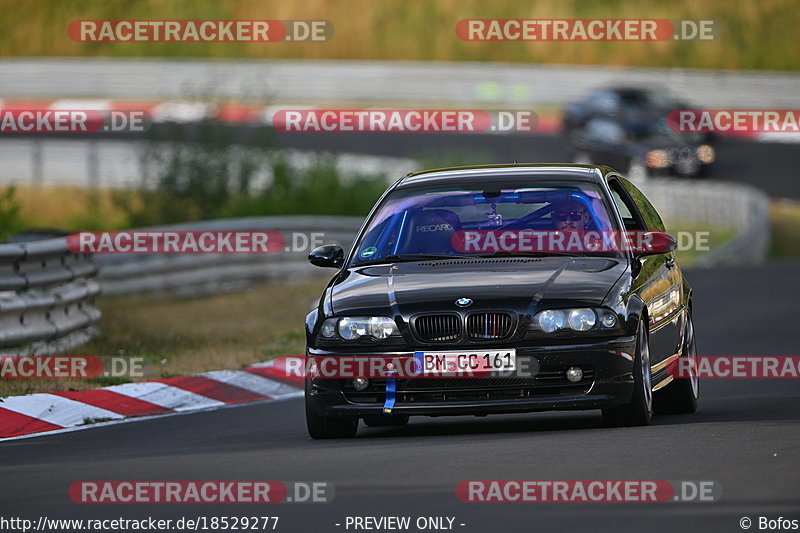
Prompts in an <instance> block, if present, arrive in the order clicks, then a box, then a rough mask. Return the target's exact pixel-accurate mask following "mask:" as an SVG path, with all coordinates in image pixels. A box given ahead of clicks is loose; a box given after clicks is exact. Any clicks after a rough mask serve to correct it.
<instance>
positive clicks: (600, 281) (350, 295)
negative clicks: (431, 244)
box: [330, 257, 627, 318]
mask: <svg viewBox="0 0 800 533" xmlns="http://www.w3.org/2000/svg"><path fill="white" fill-rule="evenodd" d="M626 268H627V264H626V262H625V261H624V260H621V259H613V258H598V257H546V258H498V259H494V258H492V259H463V260H447V261H427V262H414V263H397V264H393V265H379V266H370V267H362V268H356V269H353V270H351V271H349V272H346V273H345V274H344V275H343V276H342V277H341V278H339V280H337V282H336V283H334V285H333V286H332V288H331V293H330V295H331V304H332V310H333V312H334V313H335V314H337V315H343V314H346V315H361V314H364V315H371V314H389V315H390V316H396V315H398V314H399V315H401V316H403V317H405V318H408V317H409V316H411V315H413V314H416V313H421V312H431V311H433V312H435V311H454V310H458V309H459V307H458V306H456V304H455V301H456V300H458V299H459V298H469V299H471V300H472V301H473V302H472V304H471V305H470V306H469V308H468V310H469V311H476V310H490V309H492V310H511V311H514V312H516V313H518V314H520V315H522V314H526V313H531V314H532V313H535V312H536V310H537V309H539V308H543V307H549V306H593V305H600V304H601V303H602V301H603V299H604V298H605V296H606V295H607V294H608V291H609V290H610V289H611V287H612V286H613V285H614V283H615V282H616V281H617V280H618V279H619V278H620V276H622V274H623V273H624V272H625V269H626Z"/></svg>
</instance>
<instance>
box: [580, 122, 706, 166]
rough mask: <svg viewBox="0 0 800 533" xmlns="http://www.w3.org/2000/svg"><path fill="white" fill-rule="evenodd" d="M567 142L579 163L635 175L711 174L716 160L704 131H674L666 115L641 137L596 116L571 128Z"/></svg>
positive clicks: (653, 123) (617, 124)
mask: <svg viewBox="0 0 800 533" xmlns="http://www.w3.org/2000/svg"><path fill="white" fill-rule="evenodd" d="M565 141H566V143H567V145H568V147H569V149H570V152H571V153H572V157H573V160H574V161H575V162H576V163H583V164H590V163H595V164H602V165H608V166H611V167H615V168H624V169H628V173H629V174H630V175H631V176H635V175H637V174H638V175H642V174H644V175H677V176H682V177H698V176H708V175H709V174H710V172H711V169H712V168H713V165H714V162H715V161H716V152H715V150H714V147H713V146H712V145H711V144H708V141H707V139H706V136H705V135H704V134H702V133H698V132H691V133H690V132H676V131H673V130H671V129H670V128H669V127H668V125H667V119H666V118H661V119H658V120H656V121H654V122H652V124H651V125H650V128H649V129H648V130H646V131H645V132H644V133H642V134H641V135H637V136H634V135H632V134H631V133H630V132H628V131H626V130H625V129H624V128H623V127H622V126H621V125H620V124H619V123H618V122H617V121H615V120H612V119H608V118H593V119H591V120H589V121H588V122H587V123H586V124H584V125H583V126H581V127H577V128H574V129H573V130H572V131H570V133H569V134H567V135H566V137H565Z"/></svg>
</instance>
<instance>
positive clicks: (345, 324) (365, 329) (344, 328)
mask: <svg viewBox="0 0 800 533" xmlns="http://www.w3.org/2000/svg"><path fill="white" fill-rule="evenodd" d="M333 324H336V327H335V331H337V332H338V333H339V336H340V337H341V338H343V339H345V340H348V341H352V340H356V339H360V338H361V337H365V336H370V337H374V338H376V339H385V338H386V337H389V336H391V335H397V334H399V331H398V330H397V326H396V325H395V323H394V320H392V319H391V318H389V317H386V316H372V317H369V316H354V317H344V318H338V319H337V318H329V319H327V320H326V321H325V322H323V323H322V328H321V330H320V334H321V335H322V336H323V337H326V338H331V337H332V336H333V335H332V334H331V335H327V334H326V333H327V332H328V329H326V328H328V327H332V325H333Z"/></svg>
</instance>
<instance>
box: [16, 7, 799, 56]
mask: <svg viewBox="0 0 800 533" xmlns="http://www.w3.org/2000/svg"><path fill="white" fill-rule="evenodd" d="M0 9H2V11H3V17H2V18H0V54H1V55H3V56H79V57H102V56H108V57H172V58H190V57H209V58H219V59H226V58H253V59H266V58H284V59H292V58H296V59H301V58H302V59H379V60H440V61H501V62H519V63H553V64H559V63H560V64H586V65H611V66H623V65H625V66H627V65H640V66H653V67H677V66H680V67H687V68H712V69H772V70H794V71H796V70H800V47H798V46H797V28H798V27H800V6H798V4H797V2H795V1H793V0H731V1H725V2H723V1H719V0H673V1H672V2H661V1H658V0H643V1H638V2H630V1H625V0H606V1H604V2H590V1H576V0H495V1H494V2H481V1H479V0H437V1H430V0H402V1H401V0H380V1H375V0H348V1H344V2H331V1H326V0H307V1H305V2H283V1H278V0H241V1H232V0H140V1H138V2H128V1H123V0H86V1H77V0H39V1H37V2H30V1H29V0H4V1H2V2H0ZM465 18H540V19H541V18H668V19H681V18H688V19H713V20H715V21H717V22H719V24H720V25H721V27H722V35H721V36H720V38H719V39H718V40H716V41H713V42H708V41H705V42H704V41H687V42H674V41H661V42H650V43H648V42H541V41H539V42H485V43H481V42H465V41H461V40H460V39H459V38H458V37H457V36H456V33H455V26H456V24H457V22H458V21H459V20H461V19H465ZM76 19H95V20H96V19H101V20H108V19H155V20H164V19H195V20H196V19H248V20H249V19H279V20H288V19H302V20H320V19H324V20H328V21H330V22H331V23H332V24H333V28H334V36H333V38H332V39H331V40H330V41H328V42H323V43H130V42H127V43H81V42H74V41H72V40H70V39H69V37H68V36H67V25H68V24H69V22H70V21H72V20H76Z"/></svg>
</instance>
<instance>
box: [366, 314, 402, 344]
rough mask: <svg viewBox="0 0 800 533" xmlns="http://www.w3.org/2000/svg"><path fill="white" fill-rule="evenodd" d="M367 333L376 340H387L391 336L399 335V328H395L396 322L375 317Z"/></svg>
mask: <svg viewBox="0 0 800 533" xmlns="http://www.w3.org/2000/svg"><path fill="white" fill-rule="evenodd" d="M367 333H368V334H370V335H372V336H373V337H375V338H376V339H385V338H386V337H388V336H389V335H394V334H396V333H397V326H395V324H394V320H392V319H391V318H389V317H385V316H374V317H372V318H370V319H369V323H368V324H367Z"/></svg>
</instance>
